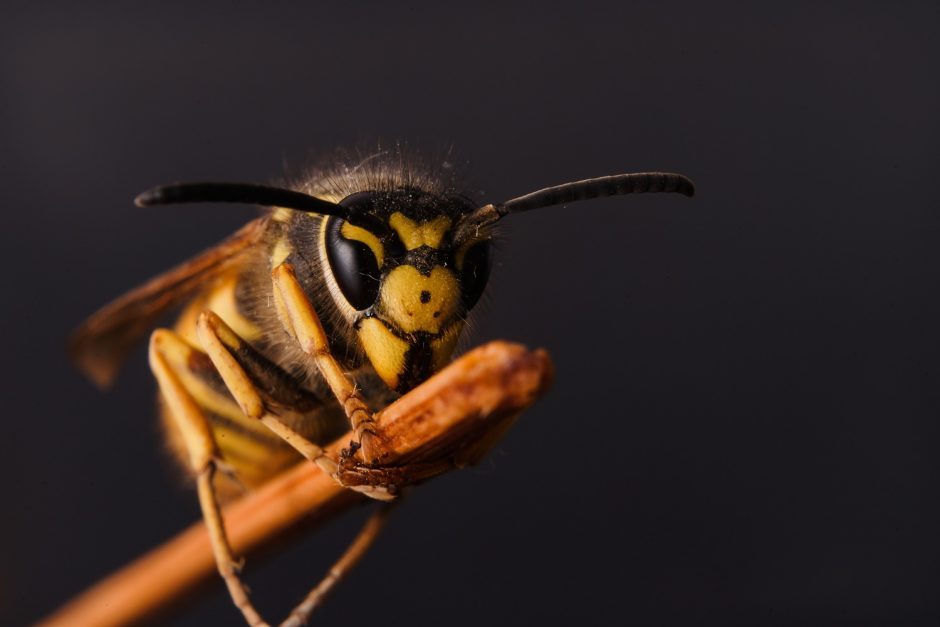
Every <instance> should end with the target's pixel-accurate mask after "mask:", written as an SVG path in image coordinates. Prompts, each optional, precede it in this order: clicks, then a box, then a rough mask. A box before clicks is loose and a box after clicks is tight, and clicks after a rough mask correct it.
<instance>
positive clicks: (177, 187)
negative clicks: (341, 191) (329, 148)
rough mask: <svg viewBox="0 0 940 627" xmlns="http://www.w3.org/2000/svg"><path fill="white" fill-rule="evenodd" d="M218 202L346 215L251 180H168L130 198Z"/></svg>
mask: <svg viewBox="0 0 940 627" xmlns="http://www.w3.org/2000/svg"><path fill="white" fill-rule="evenodd" d="M190 202H218V203H234V204H247V205H264V206H266V207H283V208H285V209H295V210H297V211H310V212H313V213H320V214H324V215H330V216H336V217H340V218H343V217H346V213H347V212H346V208H345V207H342V206H341V205H337V204H336V203H332V202H330V201H328V200H323V199H321V198H317V197H316V196H311V195H309V194H304V193H303V192H295V191H293V190H290V189H282V188H280V187H269V186H267V185H255V184H252V183H171V184H169V185H160V186H159V187H154V188H153V189H148V190H147V191H145V192H143V193H142V194H140V195H138V196H137V198H135V199H134V204H135V205H137V206H138V207H150V206H153V205H176V204H181V203H190Z"/></svg>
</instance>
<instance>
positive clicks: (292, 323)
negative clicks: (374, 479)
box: [271, 263, 379, 463]
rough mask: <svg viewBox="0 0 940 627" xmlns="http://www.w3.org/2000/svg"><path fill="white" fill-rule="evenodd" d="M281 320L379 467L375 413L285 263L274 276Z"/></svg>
mask: <svg viewBox="0 0 940 627" xmlns="http://www.w3.org/2000/svg"><path fill="white" fill-rule="evenodd" d="M271 278H272V279H273V281H274V298H275V304H276V305H277V311H278V316H279V317H280V318H281V322H283V323H284V327H285V328H286V329H288V331H290V332H291V333H292V334H293V336H294V338H296V339H297V341H298V342H299V343H300V346H301V348H302V349H303V351H304V352H305V353H307V354H308V355H310V356H311V357H313V359H314V361H315V362H316V364H317V367H318V368H319V369H320V372H321V373H322V374H323V378H324V379H326V382H327V384H328V385H329V386H330V390H331V391H332V392H333V394H334V395H335V396H336V399H337V400H338V401H339V402H340V405H342V407H343V410H344V411H345V412H346V416H347V417H348V418H349V423H350V425H351V426H352V429H353V432H354V433H355V434H356V439H357V441H358V444H359V445H360V447H361V450H362V456H363V458H364V459H365V461H366V462H367V463H376V462H378V461H379V460H377V459H376V455H375V449H376V441H375V439H376V437H377V436H376V433H375V420H374V418H373V416H372V411H371V410H370V409H369V406H368V405H366V403H365V401H364V400H363V398H362V396H361V395H360V394H359V392H358V391H357V390H356V386H355V385H353V383H352V381H350V380H349V377H347V376H346V373H345V372H343V369H342V367H340V365H339V363H338V362H337V361H336V358H335V357H333V354H332V353H331V352H330V344H329V341H328V339H327V336H326V332H325V331H324V330H323V325H322V324H321V323H320V318H319V316H318V315H317V312H316V311H315V310H314V308H313V305H311V304H310V301H309V300H308V299H307V296H306V295H305V294H304V291H303V288H302V287H301V286H300V283H298V282H297V277H296V276H295V275H294V269H293V268H292V267H291V266H290V264H286V263H283V264H281V265H279V266H278V267H276V268H275V269H274V271H273V272H272V273H271Z"/></svg>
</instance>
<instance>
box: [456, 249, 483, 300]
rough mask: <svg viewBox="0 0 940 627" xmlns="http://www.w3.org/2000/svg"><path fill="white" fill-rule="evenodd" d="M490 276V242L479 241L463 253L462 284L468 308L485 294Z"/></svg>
mask: <svg viewBox="0 0 940 627" xmlns="http://www.w3.org/2000/svg"><path fill="white" fill-rule="evenodd" d="M489 277H490V243H489V242H486V241H484V242H478V243H476V244H474V245H472V246H471V247H470V248H469V249H468V250H467V252H466V253H464V255H463V262H462V263H461V266H460V285H461V290H462V292H463V302H464V306H466V308H467V310H468V311H469V310H470V309H473V306H474V305H476V304H477V301H479V300H480V296H482V295H483V288H485V287H486V280H487V279H489Z"/></svg>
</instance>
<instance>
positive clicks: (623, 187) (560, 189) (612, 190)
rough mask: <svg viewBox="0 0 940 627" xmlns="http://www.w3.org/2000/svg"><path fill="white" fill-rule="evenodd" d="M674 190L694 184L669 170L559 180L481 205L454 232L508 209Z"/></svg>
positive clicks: (689, 190) (688, 190)
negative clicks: (513, 196) (548, 185)
mask: <svg viewBox="0 0 940 627" xmlns="http://www.w3.org/2000/svg"><path fill="white" fill-rule="evenodd" d="M657 192H666V193H677V194H682V195H684V196H693V195H694V194H695V184H694V183H692V181H690V180H689V179H688V178H687V177H685V176H683V175H681V174H673V173H672V172H636V173H633V174H615V175H613V176H600V177H597V178H594V179H584V180H583V181H574V182H571V183H563V184H561V185H555V186H554V187H546V188H545V189H540V190H538V191H535V192H532V193H531V194H526V195H525V196H519V197H518V198H513V199H512V200H507V201H506V202H501V203H492V204H489V205H484V206H482V207H480V208H479V209H477V210H476V211H474V212H473V213H472V214H470V215H469V216H467V218H466V219H465V220H464V222H463V227H462V228H461V233H459V234H458V235H457V236H455V239H459V237H466V234H467V233H468V232H469V231H471V230H474V229H480V228H482V227H484V226H487V225H489V224H493V223H494V222H497V221H499V220H501V219H502V218H503V217H505V216H507V215H508V214H510V213H519V212H521V211H530V210H532V209H540V208H542V207H551V206H552V205H563V204H566V203H569V202H575V201H577V200H589V199H591V198H603V197H604V196H619V195H622V194H644V193H657Z"/></svg>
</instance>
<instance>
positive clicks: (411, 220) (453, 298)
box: [323, 190, 489, 391]
mask: <svg viewBox="0 0 940 627" xmlns="http://www.w3.org/2000/svg"><path fill="white" fill-rule="evenodd" d="M341 204H342V205H343V206H344V207H348V209H349V217H348V218H347V219H341V218H329V219H328V220H327V222H326V223H325V225H324V240H323V241H324V244H325V248H326V257H327V262H328V265H329V269H330V272H331V273H332V277H333V280H334V281H335V283H336V286H337V287H338V288H339V292H340V293H341V297H342V300H343V301H345V302H344V303H342V302H341V303H338V304H339V305H340V309H342V310H348V311H349V316H348V317H349V318H350V321H351V322H352V323H353V325H354V327H355V329H356V331H357V333H358V338H359V342H360V344H361V346H362V349H363V351H364V352H365V354H366V355H367V356H368V358H369V360H370V361H371V363H372V365H373V367H374V368H375V370H376V372H377V373H378V374H379V375H380V376H381V378H382V379H383V380H384V381H385V382H386V383H387V384H388V385H389V386H390V387H392V388H394V389H397V390H399V391H405V390H408V389H410V388H411V387H414V386H415V385H417V384H418V383H420V382H421V381H423V380H424V379H426V378H427V377H428V376H430V375H431V374H433V373H434V372H435V371H437V370H438V369H440V368H441V367H442V366H443V365H444V364H446V363H447V361H449V359H450V357H451V354H452V353H453V350H454V346H455V345H456V341H457V338H458V337H459V335H460V332H461V330H462V329H463V320H464V318H465V315H466V313H467V312H468V311H469V310H470V309H471V308H472V307H473V306H474V305H475V304H476V302H477V300H479V297H480V294H481V293H482V291H483V288H484V286H485V283H486V278H487V276H488V274H489V253H488V248H489V237H488V235H479V234H478V235H477V236H476V237H475V238H474V239H473V240H472V241H456V242H455V241H454V234H455V232H456V231H457V229H456V227H457V226H458V225H459V223H460V219H461V217H463V216H465V215H467V213H468V212H469V211H471V210H472V209H473V207H472V206H470V205H469V204H468V203H466V202H465V201H463V200H462V199H459V198H448V197H441V196H436V195H433V194H428V193H425V192H421V191H412V190H398V191H395V192H363V193H359V194H354V195H353V196H350V197H349V198H347V199H346V200H344V201H343V202H342V203H341ZM334 296H335V295H334Z"/></svg>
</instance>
